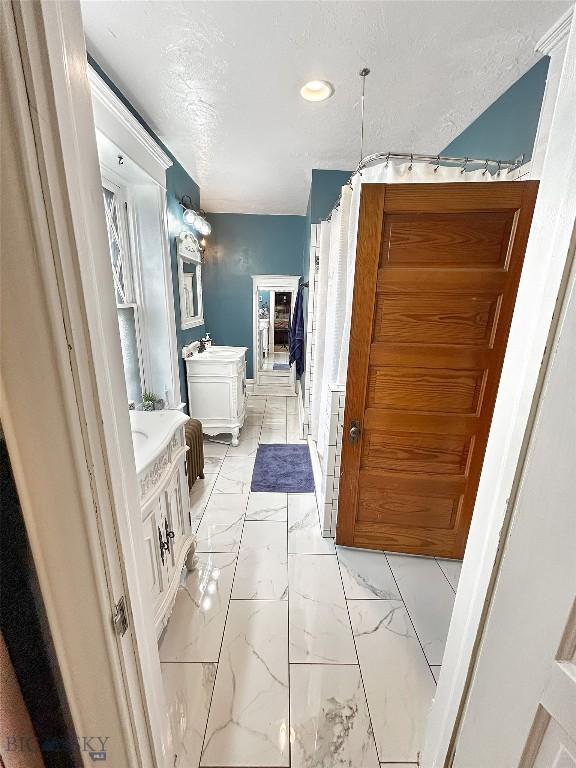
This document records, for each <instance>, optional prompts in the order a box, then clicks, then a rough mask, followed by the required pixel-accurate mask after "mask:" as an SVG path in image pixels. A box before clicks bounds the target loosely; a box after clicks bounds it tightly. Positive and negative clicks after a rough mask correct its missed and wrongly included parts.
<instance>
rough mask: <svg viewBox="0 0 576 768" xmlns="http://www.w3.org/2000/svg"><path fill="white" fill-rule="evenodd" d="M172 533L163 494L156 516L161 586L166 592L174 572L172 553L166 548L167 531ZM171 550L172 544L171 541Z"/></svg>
mask: <svg viewBox="0 0 576 768" xmlns="http://www.w3.org/2000/svg"><path fill="white" fill-rule="evenodd" d="M167 530H168V531H170V530H171V528H170V521H169V519H168V510H167V505H166V498H165V494H164V493H162V494H161V495H160V497H159V499H158V503H157V514H156V546H157V548H158V558H159V561H160V575H161V585H160V589H161V590H162V591H164V590H165V589H166V587H167V586H168V584H169V582H170V572H171V570H172V563H171V553H170V552H169V551H168V548H167V547H166V531H167ZM170 550H172V542H171V541H170Z"/></svg>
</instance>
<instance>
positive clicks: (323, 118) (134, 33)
mask: <svg viewBox="0 0 576 768" xmlns="http://www.w3.org/2000/svg"><path fill="white" fill-rule="evenodd" d="M568 5H569V3H567V2H539V1H538V0H528V1H527V2H524V1H523V0H514V1H513V2H489V1H488V0H486V1H484V2H482V1H480V2H477V1H472V2H463V1H462V0H460V1H456V0H454V1H453V2H445V1H444V0H436V1H432V2H430V1H425V2H418V1H417V0H414V1H412V2H408V1H407V0H403V1H402V2H393V1H390V2H376V1H372V2H350V1H349V2H329V1H324V2H318V1H312V0H310V1H308V2H299V1H296V0H293V1H292V2H290V1H285V2H251V1H249V2H191V1H190V0H188V1H187V2H170V1H168V0H166V1H164V2H157V1H156V0H146V1H145V2H140V1H139V2H136V1H135V0H129V1H126V0H124V1H113V2H112V1H110V0H83V2H82V13H83V17H84V26H85V30H86V37H87V46H88V50H89V51H90V53H91V54H92V55H93V56H94V58H95V59H96V60H97V61H98V63H99V64H100V65H101V66H102V67H103V69H104V70H105V71H106V72H107V73H108V74H109V75H110V77H112V79H113V80H114V81H115V82H116V84H117V85H118V87H119V88H120V89H121V90H122V91H123V92H124V93H125V95H126V96H127V97H128V98H129V99H130V101H131V102H132V103H133V104H134V106H135V107H136V109H138V111H139V112H140V113H141V114H142V116H143V117H144V119H145V120H146V121H147V122H148V124H149V125H150V126H151V128H152V129H153V130H154V131H155V132H156V133H157V134H158V136H159V137H160V138H161V139H162V141H164V143H165V144H166V145H167V146H168V147H169V148H170V150H171V151H172V152H173V154H174V155H175V156H176V157H177V158H178V160H179V161H180V162H181V163H182V165H183V166H184V167H185V168H186V169H187V171H188V172H189V173H190V174H191V175H192V176H193V177H194V179H195V180H196V181H197V182H198V183H199V184H200V188H201V193H202V205H203V207H204V208H205V209H206V210H209V211H234V212H243V213H284V214H288V213H297V214H302V213H304V212H305V209H306V204H307V199H308V191H309V185H310V172H311V169H312V168H340V169H347V168H353V167H354V166H355V165H356V163H357V161H358V156H359V118H360V114H359V90H360V77H359V76H358V71H359V70H360V68H361V67H363V66H369V67H370V68H371V70H372V74H371V75H370V76H369V77H368V78H367V82H366V91H367V95H366V133H365V152H366V153H368V152H376V151H387V150H392V151H413V152H427V153H436V152H438V151H440V150H441V149H442V148H443V147H445V146H446V145H447V144H448V143H449V142H450V141H451V140H452V139H453V138H454V137H455V136H457V135H458V134H459V133H460V131H461V130H462V129H463V128H465V127H466V126H467V125H469V124H470V122H472V120H474V118H475V117H476V116H477V115H479V114H480V113H481V112H482V111H483V110H484V109H485V108H486V107H487V106H489V105H490V104H491V103H492V102H493V101H494V100H495V99H496V98H497V97H498V96H499V95H500V94H501V93H502V92H503V91H504V90H506V88H508V87H509V86H510V85H511V84H512V83H513V82H514V81H515V80H516V79H517V78H518V77H520V76H521V75H522V74H524V72H526V71H527V70H528V69H529V68H530V66H531V65H532V64H533V63H534V62H535V61H536V60H537V56H536V55H535V54H534V45H535V43H536V41H537V40H538V38H539V37H540V36H541V35H542V34H543V33H544V32H545V31H546V30H547V29H548V28H549V27H550V26H551V25H552V24H553V23H554V21H555V20H556V19H557V18H558V17H559V16H560V15H561V14H562V13H563V11H564V10H565V9H566V8H567V7H568ZM311 79H326V80H330V81H331V82H332V83H333V84H334V86H335V89H336V92H335V95H334V96H333V97H332V98H331V99H330V100H329V101H327V102H323V103H316V104H314V103H308V102H305V101H303V100H302V99H301V97H300V95H299V89H300V87H301V85H302V84H303V83H304V82H306V81H307V80H311Z"/></svg>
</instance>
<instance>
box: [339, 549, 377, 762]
mask: <svg viewBox="0 0 576 768" xmlns="http://www.w3.org/2000/svg"><path fill="white" fill-rule="evenodd" d="M334 550H335V554H336V564H337V566H338V574H339V576H340V584H341V585H342V594H343V596H344V602H345V604H346V615H347V616H348V624H349V625H350V632H351V634H352V642H353V643H354V652H355V653H356V660H357V662H358V672H359V674H360V682H361V683H362V690H363V692H364V701H365V702H366V709H367V710H368V718H369V720H370V729H371V731H372V743H373V744H374V751H375V752H376V759H377V761H378V764H380V754H379V753H378V745H377V743H376V732H375V729H374V718H373V717H372V712H371V711H370V705H369V704H368V696H367V695H366V686H365V684H364V675H363V674H362V666H361V664H360V656H359V654H358V646H357V645H356V637H355V636H354V627H353V626H352V619H351V617H350V609H349V608H348V599H347V597H346V590H345V588H344V579H343V578H342V569H341V567H340V558H339V557H338V550H337V549H336V544H334Z"/></svg>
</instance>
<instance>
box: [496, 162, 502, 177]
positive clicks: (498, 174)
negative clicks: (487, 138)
mask: <svg viewBox="0 0 576 768" xmlns="http://www.w3.org/2000/svg"><path fill="white" fill-rule="evenodd" d="M501 166H502V162H501V161H500V160H498V170H497V171H496V176H500V168H501Z"/></svg>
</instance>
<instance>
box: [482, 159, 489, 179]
mask: <svg viewBox="0 0 576 768" xmlns="http://www.w3.org/2000/svg"><path fill="white" fill-rule="evenodd" d="M487 173H488V159H486V162H485V163H484V170H483V171H482V176H486V174H487Z"/></svg>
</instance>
